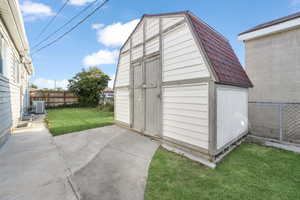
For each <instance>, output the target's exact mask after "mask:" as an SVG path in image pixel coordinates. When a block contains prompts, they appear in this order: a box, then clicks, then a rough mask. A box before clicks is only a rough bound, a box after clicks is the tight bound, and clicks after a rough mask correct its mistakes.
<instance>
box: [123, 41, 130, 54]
mask: <svg viewBox="0 0 300 200" xmlns="http://www.w3.org/2000/svg"><path fill="white" fill-rule="evenodd" d="M129 49H130V40H128V41H127V42H126V44H124V46H123V49H122V52H125V51H127V50H129Z"/></svg>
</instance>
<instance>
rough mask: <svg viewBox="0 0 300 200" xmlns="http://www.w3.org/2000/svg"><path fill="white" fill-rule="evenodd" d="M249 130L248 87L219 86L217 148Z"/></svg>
mask: <svg viewBox="0 0 300 200" xmlns="http://www.w3.org/2000/svg"><path fill="white" fill-rule="evenodd" d="M247 130H248V89H245V88H237V87H232V86H218V87H217V148H218V149H219V148H221V147H223V146H224V145H225V144H227V143H228V142H230V141H232V140H233V139H235V138H237V137H238V136H239V135H241V134H242V133H245V132H246V131H247Z"/></svg>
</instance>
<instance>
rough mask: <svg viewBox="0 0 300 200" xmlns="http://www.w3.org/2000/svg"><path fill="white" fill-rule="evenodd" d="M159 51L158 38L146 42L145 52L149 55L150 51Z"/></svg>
mask: <svg viewBox="0 0 300 200" xmlns="http://www.w3.org/2000/svg"><path fill="white" fill-rule="evenodd" d="M157 51H159V38H158V37H157V38H154V39H152V40H150V41H148V42H146V46H145V54H146V55H149V54H151V53H154V52H157Z"/></svg>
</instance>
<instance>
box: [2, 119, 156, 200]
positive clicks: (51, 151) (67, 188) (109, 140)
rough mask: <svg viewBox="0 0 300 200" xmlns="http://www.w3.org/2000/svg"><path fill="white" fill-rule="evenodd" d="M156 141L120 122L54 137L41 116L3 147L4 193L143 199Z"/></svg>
mask: <svg viewBox="0 0 300 200" xmlns="http://www.w3.org/2000/svg"><path fill="white" fill-rule="evenodd" d="M158 146H159V144H158V143H156V142H154V141H151V140H150V139H149V138H146V137H143V136H141V135H139V134H137V133H134V132H131V131H129V130H127V129H124V128H120V127H117V126H107V127H103V128H97V129H91V130H87V131H82V132H77V133H72V134H67V135H62V136H58V137H52V136H51V134H50V133H49V132H48V130H47V129H46V128H45V126H44V123H43V118H42V117H41V118H39V119H38V120H35V121H34V122H33V124H32V127H30V128H22V129H20V130H18V131H15V133H14V134H13V135H12V136H11V137H10V138H9V140H8V141H7V143H6V144H5V145H4V146H3V147H2V148H1V149H0V180H1V181H0V199H1V200H2V199H3V200H27V199H28V200H41V199H43V200H78V199H82V200H94V199H95V200H96V199H97V200H99V199H104V200H119V199H120V200H142V199H144V189H145V185H146V179H147V173H148V167H149V164H150V161H151V158H152V156H153V154H154V153H155V151H156V149H157V148H158Z"/></svg>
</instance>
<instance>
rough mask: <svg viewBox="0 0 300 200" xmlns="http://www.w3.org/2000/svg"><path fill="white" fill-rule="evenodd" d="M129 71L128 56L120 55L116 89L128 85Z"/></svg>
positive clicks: (127, 54)
mask: <svg viewBox="0 0 300 200" xmlns="http://www.w3.org/2000/svg"><path fill="white" fill-rule="evenodd" d="M129 71H130V54H129V52H128V53H125V54H121V55H120V60H119V66H118V72H117V79H116V87H119V86H127V85H129Z"/></svg>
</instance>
